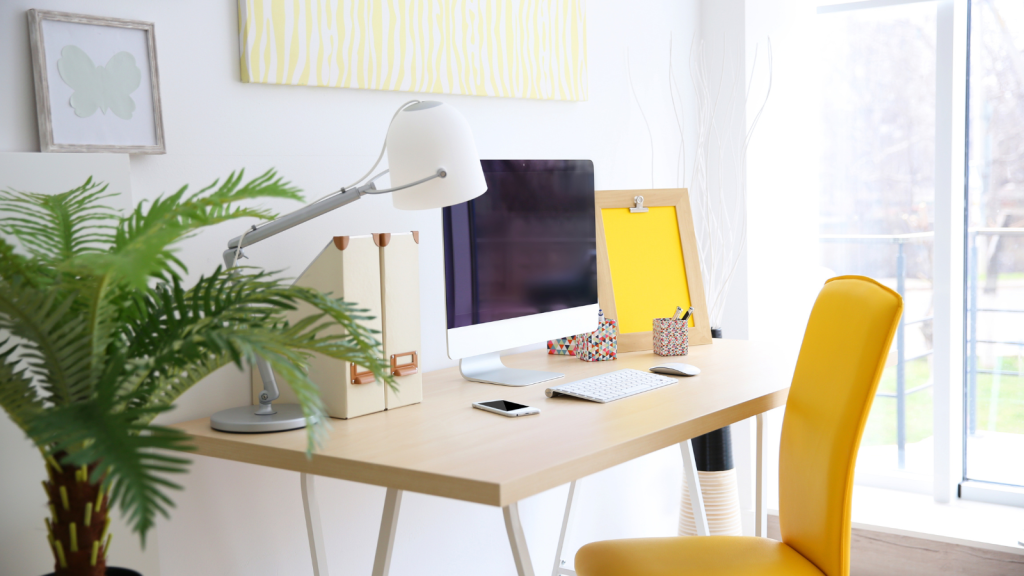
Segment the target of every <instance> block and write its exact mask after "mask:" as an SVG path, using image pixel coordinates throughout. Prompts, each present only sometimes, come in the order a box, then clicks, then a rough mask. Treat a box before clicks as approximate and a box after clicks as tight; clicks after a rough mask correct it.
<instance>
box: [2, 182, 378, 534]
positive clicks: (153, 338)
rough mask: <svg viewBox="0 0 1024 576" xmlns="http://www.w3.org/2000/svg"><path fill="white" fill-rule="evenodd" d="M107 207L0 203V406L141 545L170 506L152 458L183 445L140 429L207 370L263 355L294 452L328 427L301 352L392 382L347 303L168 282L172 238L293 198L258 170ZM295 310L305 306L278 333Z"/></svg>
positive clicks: (166, 466) (98, 202) (82, 193)
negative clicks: (290, 426)
mask: <svg viewBox="0 0 1024 576" xmlns="http://www.w3.org/2000/svg"><path fill="white" fill-rule="evenodd" d="M107 198H109V195H108V194H107V193H106V187H104V186H102V185H98V184H94V183H93V182H92V181H91V180H89V181H87V182H86V183H85V184H84V185H83V186H81V187H79V188H76V189H75V190H72V191H69V192H67V193H65V194H62V195H56V196H44V195H39V194H29V193H21V192H12V191H7V192H2V193H0V212H2V213H3V216H4V217H3V219H2V221H0V232H2V233H3V234H5V235H6V236H7V238H6V239H0V331H6V332H9V333H10V334H11V336H12V338H11V339H10V340H8V341H5V342H2V343H0V406H2V407H3V409H4V411H5V412H7V413H8V414H9V415H10V416H11V418H12V419H13V420H14V421H15V423H16V424H18V425H19V426H21V427H22V428H23V429H24V430H26V433H27V434H29V436H30V437H31V438H32V439H33V441H34V442H35V443H36V444H37V446H39V448H40V449H41V450H42V451H43V453H44V454H47V455H56V454H62V453H66V457H65V458H66V460H65V461H66V462H67V463H68V464H71V465H76V466H78V465H90V467H93V468H94V470H95V471H94V472H93V477H92V479H93V480H94V481H95V480H98V479H100V478H104V479H105V480H104V481H105V482H108V483H109V486H110V490H111V492H110V494H111V498H112V502H113V503H115V504H116V505H119V506H120V507H121V508H122V511H123V512H125V513H126V515H127V516H128V521H129V524H130V525H131V526H132V527H133V528H134V529H135V530H136V531H138V532H139V533H140V534H141V535H142V536H143V538H144V537H145V534H146V533H147V531H148V530H149V529H150V528H151V527H152V526H153V522H154V520H155V518H156V516H157V515H158V514H166V513H167V508H168V506H170V505H171V501H170V499H169V497H168V496H167V490H168V489H169V488H174V487H175V485H174V484H173V483H172V482H170V481H169V480H167V478H166V474H168V473H175V472H180V471H182V470H184V467H185V464H186V461H184V460H181V459H180V458H176V457H174V456H171V455H168V454H166V453H165V451H176V450H183V449H186V448H187V445H186V438H185V436H184V435H183V434H181V433H178V432H176V431H174V430H169V429H166V428H161V427H157V426H152V425H151V422H152V420H153V418H155V417H156V416H157V415H158V414H160V413H162V412H164V411H166V410H169V409H170V407H171V405H172V403H173V402H174V401H175V400H176V399H177V398H178V397H180V396H181V394H183V393H184V392H185V391H187V390H188V389H189V388H191V387H192V386H194V385H195V384H196V383H198V382H200V381H202V380H203V378H205V377H206V376H208V375H209V374H210V373H212V372H213V371H214V370H217V369H218V368H220V367H222V366H226V365H227V364H229V363H235V364H236V365H238V366H242V365H243V363H245V362H248V363H250V364H253V363H255V362H256V361H257V359H258V358H260V357H262V358H265V359H266V360H267V361H268V362H269V363H270V365H271V367H272V369H273V370H274V371H275V372H276V373H277V374H278V375H279V376H281V377H282V378H283V379H284V380H286V381H287V382H288V383H289V384H290V386H291V388H292V389H294V390H295V392H296V394H297V396H298V399H299V402H300V404H301V405H302V408H303V411H304V413H305V415H306V417H307V419H309V420H310V421H311V422H315V423H316V425H314V426H310V427H309V430H308V438H309V450H310V452H311V451H312V450H313V449H314V447H315V446H316V445H317V443H318V441H319V440H320V439H322V438H323V434H324V433H325V431H326V430H327V427H328V419H327V417H326V415H325V413H324V406H323V401H322V399H321V395H320V391H319V389H318V388H317V386H316V384H315V383H314V382H312V381H311V380H310V379H309V376H308V368H309V360H310V358H312V357H313V355H315V354H323V355H326V356H328V357H332V358H338V359H341V360H348V361H351V362H355V363H357V364H359V365H361V366H365V367H367V368H369V369H371V370H372V371H373V372H374V373H375V374H376V375H377V376H378V378H380V379H381V380H383V381H384V382H387V383H388V384H389V385H392V386H393V385H394V379H393V378H392V377H391V375H390V374H389V373H388V371H387V367H386V365H385V363H384V361H383V357H382V352H381V346H380V343H379V342H378V341H377V338H376V334H377V333H376V332H375V331H373V330H370V329H367V328H366V327H365V321H366V320H368V319H370V316H369V315H368V314H367V312H366V310H363V309H361V308H359V307H358V306H356V305H354V304H352V303H347V302H344V301H342V300H338V299H334V298H332V297H330V296H329V295H324V294H320V293H319V292H316V291H315V290H311V289H308V288H299V287H295V286H291V285H289V284H288V281H287V280H285V279H283V278H281V277H280V276H278V275H276V274H273V273H266V272H262V271H253V270H249V269H235V270H233V271H230V272H228V271H224V270H222V269H219V268H218V269H217V270H215V271H214V272H213V273H212V274H210V275H208V276H204V277H201V278H200V279H199V281H198V282H196V284H195V285H194V286H193V287H192V288H189V289H185V288H184V287H183V286H182V276H183V273H184V272H185V271H186V270H185V266H184V264H183V263H182V262H181V261H180V260H179V259H178V257H177V256H176V255H175V252H174V250H175V248H174V245H175V243H176V242H178V241H180V240H181V239H183V238H186V237H188V236H190V235H192V234H194V233H196V232H197V231H198V230H199V229H201V228H203V227H205V226H209V225H212V224H216V223H219V222H225V221H228V220H232V219H237V218H242V217H257V218H265V217H270V216H271V214H270V213H269V212H268V211H266V210H262V209H257V208H249V207H244V206H242V205H241V204H239V203H240V202H243V201H247V200H255V199H261V198H284V199H299V195H298V191H297V190H295V189H294V188H293V187H291V186H290V185H288V184H287V183H285V182H283V181H282V180H281V179H280V178H278V177H277V176H276V174H275V173H274V172H273V171H269V172H267V173H265V174H263V175H261V176H259V177H258V178H255V179H253V180H251V181H249V182H243V174H242V173H241V172H239V173H237V174H232V175H231V176H229V177H228V178H227V179H226V180H225V181H224V182H223V183H214V184H213V185H211V186H208V187H206V188H203V189H201V190H199V191H197V192H194V193H190V191H189V190H188V189H187V188H181V189H179V190H178V191H176V192H174V193H173V194H170V195H168V196H164V197H160V198H157V199H156V200H155V201H153V202H150V203H143V204H141V205H139V206H138V207H137V208H136V209H135V210H133V211H132V212H131V213H130V214H128V215H125V216H124V217H121V218H119V219H118V220H117V225H116V226H112V225H111V224H112V223H113V220H114V212H113V211H112V210H111V209H109V208H104V207H103V206H102V204H103V201H104V200H105V199H107ZM26 253H27V256H26V255H25V254H26ZM153 279H157V280H159V282H153ZM300 307H301V309H303V310H306V309H307V308H309V307H312V310H313V311H312V313H310V314H304V316H303V317H302V319H300V320H299V321H297V322H289V321H288V317H289V316H291V315H292V314H293V313H294V311H295V310H297V309H299V308H300Z"/></svg>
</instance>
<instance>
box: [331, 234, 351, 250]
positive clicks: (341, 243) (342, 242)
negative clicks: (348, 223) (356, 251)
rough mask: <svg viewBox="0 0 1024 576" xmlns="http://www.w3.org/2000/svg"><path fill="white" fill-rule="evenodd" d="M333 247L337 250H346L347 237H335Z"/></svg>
mask: <svg viewBox="0 0 1024 576" xmlns="http://www.w3.org/2000/svg"><path fill="white" fill-rule="evenodd" d="M334 247H335V248H337V249H338V250H344V249H345V248H348V236H335V237H334Z"/></svg>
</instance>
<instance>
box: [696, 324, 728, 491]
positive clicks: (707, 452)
mask: <svg viewBox="0 0 1024 576" xmlns="http://www.w3.org/2000/svg"><path fill="white" fill-rule="evenodd" d="M711 337H712V338H721V337H722V329H721V328H712V329H711ZM691 443H692V444H693V455H694V457H695V458H696V459H697V470H700V471H701V472H720V471H722V470H732V469H733V462H732V433H731V432H730V431H729V427H728V426H726V427H725V428H719V429H718V430H715V431H714V432H708V433H707V434H705V435H703V436H698V437H696V438H694V439H693V440H692V441H691Z"/></svg>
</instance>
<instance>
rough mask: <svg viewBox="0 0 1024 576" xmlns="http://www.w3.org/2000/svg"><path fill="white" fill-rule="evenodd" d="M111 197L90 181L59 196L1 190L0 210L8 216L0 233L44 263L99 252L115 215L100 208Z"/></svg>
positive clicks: (108, 238) (107, 239) (104, 187)
mask: <svg viewBox="0 0 1024 576" xmlns="http://www.w3.org/2000/svg"><path fill="white" fill-rule="evenodd" d="M113 196H115V194H113V193H108V192H107V185H106V184H99V183H95V182H93V181H92V178H89V179H88V180H86V181H85V183H84V184H82V185H81V186H79V187H78V188H75V189H73V190H69V191H67V192H63V193H61V194H38V193H34V192H17V191H14V190H0V211H3V212H5V213H6V214H7V215H6V216H5V217H4V219H3V222H2V224H0V231H2V232H3V233H5V234H9V235H11V236H13V237H15V238H17V239H18V241H19V242H21V243H22V245H23V246H24V247H25V249H26V250H28V251H29V252H30V253H31V254H32V255H33V256H35V257H36V258H39V259H40V260H43V261H45V262H50V263H56V262H63V261H66V260H68V259H70V258H73V257H74V256H78V255H80V254H84V253H88V252H98V251H101V250H103V249H104V248H105V247H106V246H107V245H109V244H110V242H111V241H112V240H113V231H114V226H113V225H112V222H115V221H117V219H118V217H117V212H116V211H115V210H113V209H111V208H109V207H107V206H104V205H103V201H104V200H106V199H108V198H111V197H113Z"/></svg>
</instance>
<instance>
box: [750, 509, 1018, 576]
mask: <svg viewBox="0 0 1024 576" xmlns="http://www.w3.org/2000/svg"><path fill="white" fill-rule="evenodd" d="M768 536H769V537H770V538H775V539H776V540H778V539H779V538H780V536H779V517H778V516H775V515H769V516H768ZM1022 552H1024V550H1022ZM937 575H942V576H960V575H963V576H1024V553H1022V554H1012V553H1009V552H999V551H996V550H989V549H987V548H976V547H973V546H965V545H962V544H952V543H949V542H940V541H937V540H929V539H926V538H917V537H913V536H904V535H899V534H890V533H887V532H877V531H874V530H866V529H863V528H854V529H853V541H852V543H851V550H850V576H937Z"/></svg>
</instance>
